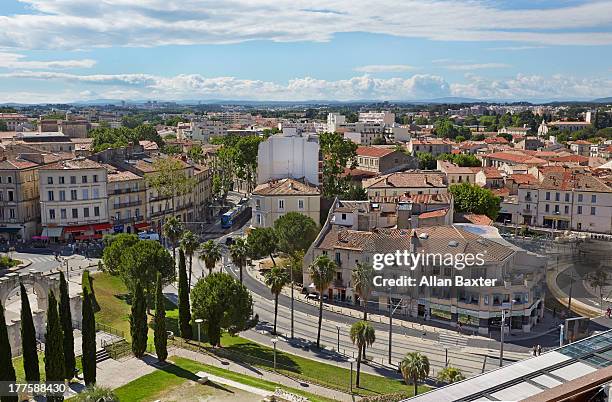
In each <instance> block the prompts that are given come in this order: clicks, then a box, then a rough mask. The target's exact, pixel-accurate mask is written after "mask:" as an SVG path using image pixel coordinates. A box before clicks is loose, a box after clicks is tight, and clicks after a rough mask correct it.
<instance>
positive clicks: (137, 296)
mask: <svg viewBox="0 0 612 402" xmlns="http://www.w3.org/2000/svg"><path fill="white" fill-rule="evenodd" d="M148 330H149V327H148V326H147V302H146V300H145V296H144V292H143V290H142V285H141V284H140V281H138V282H137V283H136V291H135V292H134V299H133V300H132V313H131V314H130V333H131V334H132V353H133V354H134V356H136V357H138V358H141V357H142V356H143V355H144V353H145V351H146V350H147V332H148Z"/></svg>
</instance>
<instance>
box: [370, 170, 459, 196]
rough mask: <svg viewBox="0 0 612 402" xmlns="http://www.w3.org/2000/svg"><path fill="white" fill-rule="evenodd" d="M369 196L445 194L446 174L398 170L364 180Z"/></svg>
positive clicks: (446, 186)
mask: <svg viewBox="0 0 612 402" xmlns="http://www.w3.org/2000/svg"><path fill="white" fill-rule="evenodd" d="M363 188H364V189H365V190H366V192H367V194H368V197H369V198H372V197H381V196H382V197H394V196H399V195H402V194H408V195H411V194H444V193H446V192H447V190H448V185H447V181H446V175H445V174H444V173H440V172H421V171H410V172H397V173H389V174H384V175H380V176H377V177H373V178H371V179H366V180H364V181H363Z"/></svg>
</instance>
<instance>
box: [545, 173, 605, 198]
mask: <svg viewBox="0 0 612 402" xmlns="http://www.w3.org/2000/svg"><path fill="white" fill-rule="evenodd" d="M535 186H536V187H539V188H542V189H551V190H564V191H568V190H581V191H596V192H603V193H612V188H611V187H610V186H609V185H607V184H606V183H605V182H604V181H603V180H601V179H600V178H598V177H595V176H593V175H591V174H581V173H573V172H572V171H570V170H566V171H564V172H563V173H552V174H549V175H547V176H546V177H545V178H544V180H542V182H541V183H539V184H536V185H535Z"/></svg>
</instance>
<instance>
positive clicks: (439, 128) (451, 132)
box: [434, 119, 459, 138]
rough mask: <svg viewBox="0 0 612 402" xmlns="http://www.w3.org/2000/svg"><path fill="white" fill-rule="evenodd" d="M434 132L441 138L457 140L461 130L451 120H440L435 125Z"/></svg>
mask: <svg viewBox="0 0 612 402" xmlns="http://www.w3.org/2000/svg"><path fill="white" fill-rule="evenodd" d="M434 132H435V133H436V135H437V136H438V137H440V138H455V137H456V136H457V135H458V134H459V130H458V129H457V128H456V127H455V125H454V124H453V122H452V121H450V120H449V119H440V120H438V121H436V122H435V124H434Z"/></svg>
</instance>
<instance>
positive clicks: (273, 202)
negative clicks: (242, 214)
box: [251, 178, 321, 227]
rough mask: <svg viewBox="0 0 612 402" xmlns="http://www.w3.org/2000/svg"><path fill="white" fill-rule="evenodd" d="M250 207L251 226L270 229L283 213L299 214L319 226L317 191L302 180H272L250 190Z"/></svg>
mask: <svg viewBox="0 0 612 402" xmlns="http://www.w3.org/2000/svg"><path fill="white" fill-rule="evenodd" d="M251 208H252V211H253V213H252V219H251V225H252V226H253V227H272V226H274V222H275V221H276V220H277V219H278V218H280V217H281V216H283V215H284V214H286V213H287V212H299V213H301V214H304V215H306V216H308V217H310V218H312V220H313V221H315V223H317V224H319V222H320V219H321V216H320V215H321V191H320V190H319V189H318V188H317V187H316V186H313V185H312V184H310V183H308V182H306V181H299V180H295V179H291V178H285V179H281V180H272V181H269V182H268V183H264V184H260V185H258V186H257V187H256V188H255V190H253V196H252V199H251Z"/></svg>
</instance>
